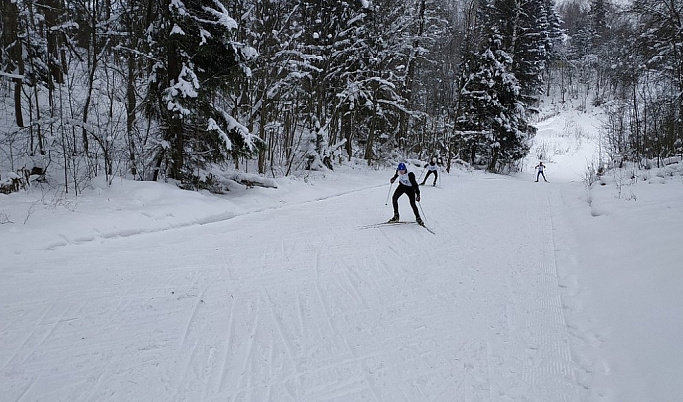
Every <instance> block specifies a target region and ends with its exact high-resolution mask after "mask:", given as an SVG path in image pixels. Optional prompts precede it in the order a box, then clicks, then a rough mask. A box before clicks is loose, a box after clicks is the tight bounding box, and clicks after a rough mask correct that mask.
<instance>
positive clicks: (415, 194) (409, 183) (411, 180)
mask: <svg viewBox="0 0 683 402" xmlns="http://www.w3.org/2000/svg"><path fill="white" fill-rule="evenodd" d="M399 176H400V175H399V174H398V170H396V174H394V177H392V178H391V182H392V183H393V182H394V181H395V180H396V178H398V177H399ZM403 176H408V177H407V180H406V178H405V177H402V178H401V179H399V184H398V187H397V188H396V191H394V195H393V196H392V197H391V203H392V205H393V207H394V216H398V198H399V197H400V196H402V195H403V194H407V195H408V199H409V200H410V207H411V208H413V212H414V213H415V218H419V217H420V211H418V209H417V204H415V200H416V199H417V201H420V186H418V185H417V180H415V173H413V172H409V173H406V174H405V175H403Z"/></svg>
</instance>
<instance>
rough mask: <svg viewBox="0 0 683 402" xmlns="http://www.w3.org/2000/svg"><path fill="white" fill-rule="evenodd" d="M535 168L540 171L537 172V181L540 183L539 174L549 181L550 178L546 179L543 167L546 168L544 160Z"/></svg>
mask: <svg viewBox="0 0 683 402" xmlns="http://www.w3.org/2000/svg"><path fill="white" fill-rule="evenodd" d="M534 169H536V170H537V171H538V173H536V183H538V176H543V181H545V182H546V183H547V182H548V180H546V179H545V173H543V169H545V165H544V164H543V162H538V165H536V166H535V167H534Z"/></svg>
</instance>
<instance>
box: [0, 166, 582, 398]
mask: <svg viewBox="0 0 683 402" xmlns="http://www.w3.org/2000/svg"><path fill="white" fill-rule="evenodd" d="M378 177H382V178H383V177H384V176H378ZM385 179H386V178H385ZM442 180H443V185H442V189H441V190H438V191H430V190H432V189H431V188H424V189H423V190H422V206H423V208H424V218H426V224H427V225H428V226H429V227H430V228H433V229H434V230H435V231H436V232H437V233H438V236H434V235H432V234H430V233H428V232H427V231H425V230H424V229H422V228H420V227H417V226H416V225H395V226H392V225H388V226H386V227H380V228H376V229H373V230H358V227H359V226H362V225H367V224H372V223H376V222H381V221H383V220H385V219H388V218H389V217H390V216H391V207H390V206H385V205H384V202H385V199H386V196H387V190H388V184H387V185H382V186H376V187H366V188H363V189H362V190H360V191H356V190H350V191H349V192H346V193H343V194H336V195H332V196H329V197H323V198H320V199H318V200H315V202H305V203H298V204H295V205H292V204H290V205H288V206H287V207H285V208H266V209H263V210H260V211H258V213H249V214H244V215H237V216H234V217H232V216H231V217H229V218H226V219H218V218H216V219H212V220H213V221H214V222H213V223H210V224H208V223H207V222H200V223H201V224H200V223H198V224H196V225H187V226H184V227H177V228H172V229H169V230H160V231H156V232H152V233H139V234H136V235H134V236H133V235H128V236H120V237H115V236H108V237H106V238H95V239H92V240H90V241H84V242H81V243H79V244H68V243H67V244H64V245H61V246H60V247H52V248H51V249H50V248H48V247H45V248H44V249H40V247H39V246H38V247H37V250H36V251H35V252H34V253H32V254H31V255H27V254H26V253H24V254H15V255H11V254H10V255H8V259H6V260H5V262H6V263H8V264H9V265H8V266H9V267H13V268H10V269H8V270H7V271H4V274H3V277H2V281H0V306H1V307H0V314H1V315H2V320H1V321H0V395H2V397H1V398H0V399H3V400H4V399H5V398H7V399H6V400H12V401H14V400H17V401H18V400H45V401H48V400H49V401H89V400H120V401H124V400H125V401H132V400H145V401H171V400H174V401H204V400H219V401H268V400H273V401H360V400H371V401H501V400H502V401H505V400H511V401H520V400H529V401H579V400H585V399H586V397H587V395H588V392H589V391H588V390H587V389H586V388H587V387H586V386H584V384H583V380H584V377H585V373H584V372H583V369H582V368H581V366H580V365H579V364H578V363H577V362H576V361H575V360H576V359H575V357H573V354H572V342H573V341H574V340H573V338H572V335H571V333H570V329H569V327H568V325H567V322H566V320H565V315H564V310H563V302H562V299H563V293H562V292H563V287H561V286H560V283H561V281H560V279H559V277H558V267H557V263H556V258H555V252H556V249H557V248H558V246H562V245H558V244H557V242H558V240H557V239H560V238H561V239H565V238H567V236H564V235H563V236H559V237H558V236H556V232H557V231H558V230H561V229H562V228H563V225H564V224H563V223H562V222H563V220H564V219H566V218H565V217H564V216H563V215H562V211H561V210H559V209H556V208H560V207H561V205H562V204H563V200H562V188H561V186H563V185H574V184H555V183H549V184H546V183H534V182H532V181H525V180H520V179H516V178H508V177H501V176H494V175H479V174H476V175H468V174H464V173H461V174H460V176H457V177H456V176H455V175H452V176H449V175H446V174H444V175H443V177H442ZM400 206H401V216H402V217H403V218H410V219H412V216H411V215H412V214H411V212H410V209H409V207H408V202H407V198H406V197H402V198H401V200H400ZM556 206H558V207H556ZM36 262H37V265H36ZM29 263H30V264H32V265H31V266H28V265H27V264H29Z"/></svg>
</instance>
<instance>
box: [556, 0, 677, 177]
mask: <svg viewBox="0 0 683 402" xmlns="http://www.w3.org/2000/svg"><path fill="white" fill-rule="evenodd" d="M559 12H560V14H561V15H562V16H563V18H564V20H565V27H566V30H567V33H568V37H569V40H568V41H567V46H566V49H565V51H564V52H563V54H562V56H563V58H562V63H558V65H559V66H561V69H558V71H561V74H560V75H561V79H560V80H559V81H560V82H561V85H562V88H563V91H564V93H565V94H566V98H565V99H567V98H583V99H585V100H586V101H592V103H593V104H594V105H601V106H603V107H604V108H605V109H606V110H607V112H608V113H606V116H607V121H606V122H605V127H604V133H605V139H606V141H605V143H606V145H607V148H608V154H609V156H610V157H611V158H612V159H615V160H617V161H619V162H622V161H624V160H627V159H628V160H632V161H635V162H638V163H645V164H646V163H649V162H648V161H649V160H657V161H661V160H662V159H664V158H667V157H670V156H674V155H679V156H680V155H681V154H683V58H682V57H683V53H682V52H683V25H682V24H683V19H682V16H683V1H681V0H653V1H641V0H635V1H633V2H632V3H630V4H627V5H625V6H624V5H618V4H615V3H611V2H609V1H608V0H592V1H591V2H590V3H588V4H583V3H581V2H577V1H571V2H567V3H565V4H563V6H562V7H560V10H559ZM584 105H585V103H584Z"/></svg>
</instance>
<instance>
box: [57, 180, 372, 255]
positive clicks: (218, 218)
mask: <svg viewBox="0 0 683 402" xmlns="http://www.w3.org/2000/svg"><path fill="white" fill-rule="evenodd" d="M384 186H385V184H380V185H375V186H369V187H363V188H359V189H357V190H352V191H345V192H343V193H337V194H332V195H329V196H326V197H319V198H316V199H314V200H308V201H303V202H299V203H295V204H287V205H277V206H274V207H267V208H262V209H257V210H254V211H248V212H244V213H240V214H234V215H229V216H226V214H220V215H214V216H208V217H206V218H204V219H202V220H201V221H195V222H187V223H179V224H175V225H171V226H169V227H165V228H157V229H149V230H122V231H120V232H117V233H99V232H98V235H97V236H86V237H84V238H79V239H75V240H72V241H69V240H67V239H66V238H64V236H62V235H60V236H61V237H62V238H63V239H64V241H62V242H58V243H53V244H52V245H49V246H47V247H45V248H44V250H48V251H53V250H57V249H59V248H62V247H67V246H80V245H82V244H88V243H91V242H93V241H95V240H100V239H105V240H106V239H120V238H127V237H133V236H141V235H147V234H153V233H161V232H167V231H169V230H177V229H186V228H190V227H195V226H204V225H210V224H213V223H219V222H226V221H229V220H232V219H235V218H240V217H244V216H249V215H257V214H262V213H265V212H270V211H275V210H278V209H283V210H286V209H289V208H296V207H300V206H302V205H308V204H313V203H316V202H320V201H327V200H332V199H335V198H340V197H344V196H347V195H349V194H354V193H359V192H362V191H367V190H372V189H375V188H379V187H384Z"/></svg>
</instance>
